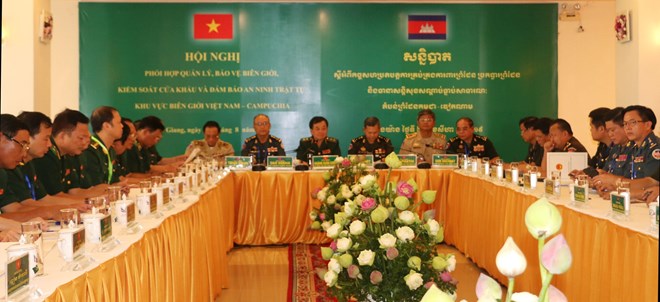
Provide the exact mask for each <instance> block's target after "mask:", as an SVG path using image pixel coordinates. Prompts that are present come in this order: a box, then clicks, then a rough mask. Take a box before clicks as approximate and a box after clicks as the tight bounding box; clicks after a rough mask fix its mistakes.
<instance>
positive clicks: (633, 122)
mask: <svg viewBox="0 0 660 302" xmlns="http://www.w3.org/2000/svg"><path fill="white" fill-rule="evenodd" d="M643 122H644V121H642V120H639V121H638V120H629V121H624V122H623V126H624V127H628V126H630V127H635V125H637V123H643Z"/></svg>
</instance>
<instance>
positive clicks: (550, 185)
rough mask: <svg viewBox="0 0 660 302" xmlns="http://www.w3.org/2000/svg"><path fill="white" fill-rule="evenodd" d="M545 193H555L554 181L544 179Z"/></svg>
mask: <svg viewBox="0 0 660 302" xmlns="http://www.w3.org/2000/svg"><path fill="white" fill-rule="evenodd" d="M545 193H546V194H548V195H552V194H554V193H555V181H554V180H552V179H548V178H546V179H545Z"/></svg>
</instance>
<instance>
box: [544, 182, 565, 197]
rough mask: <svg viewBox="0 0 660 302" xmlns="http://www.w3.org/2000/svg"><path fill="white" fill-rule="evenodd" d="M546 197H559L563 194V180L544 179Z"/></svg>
mask: <svg viewBox="0 0 660 302" xmlns="http://www.w3.org/2000/svg"><path fill="white" fill-rule="evenodd" d="M544 187H545V191H544V193H545V197H546V198H549V199H559V198H560V196H561V182H560V181H559V179H550V178H546V179H545V180H544Z"/></svg>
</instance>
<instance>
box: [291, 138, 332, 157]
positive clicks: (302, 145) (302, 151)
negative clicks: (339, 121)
mask: <svg viewBox="0 0 660 302" xmlns="http://www.w3.org/2000/svg"><path fill="white" fill-rule="evenodd" d="M314 155H341V149H340V148H339V141H338V140H337V139H336V138H334V137H329V136H328V137H326V138H324V139H323V140H322V141H321V145H320V146H319V145H318V144H317V143H316V141H314V137H304V138H301V139H300V142H299V143H298V148H296V158H297V159H298V160H300V161H303V162H308V161H309V157H310V156H314Z"/></svg>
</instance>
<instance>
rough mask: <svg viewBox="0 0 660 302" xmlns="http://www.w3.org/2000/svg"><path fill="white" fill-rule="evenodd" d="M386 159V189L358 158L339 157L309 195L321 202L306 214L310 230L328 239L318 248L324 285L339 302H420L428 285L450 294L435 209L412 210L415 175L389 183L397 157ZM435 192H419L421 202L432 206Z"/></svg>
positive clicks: (449, 262)
mask: <svg viewBox="0 0 660 302" xmlns="http://www.w3.org/2000/svg"><path fill="white" fill-rule="evenodd" d="M385 162H386V163H387V165H388V166H389V170H388V172H387V178H386V185H385V188H381V187H380V186H379V184H378V182H377V180H378V178H377V176H376V175H374V174H369V173H367V172H366V166H365V165H364V164H362V159H361V158H360V157H354V158H352V159H346V158H338V159H337V164H336V165H335V167H334V168H333V169H332V170H331V171H329V172H328V173H327V174H326V175H324V177H325V181H326V185H325V187H323V188H322V189H320V190H317V191H316V192H315V193H313V194H312V195H313V197H315V198H317V199H318V200H320V201H321V203H322V204H321V207H320V208H318V209H314V210H313V211H312V212H311V213H310V218H311V219H312V220H313V222H312V228H313V229H317V230H321V229H322V230H324V231H325V232H326V234H327V236H328V237H330V238H332V242H331V244H330V247H324V248H321V250H322V254H323V258H324V259H326V260H328V261H329V262H328V267H327V271H326V272H325V273H323V279H324V280H325V282H326V285H327V286H328V287H329V290H330V292H331V293H332V294H333V295H334V296H335V297H337V299H338V300H339V301H349V300H357V301H383V302H387V301H403V302H405V301H420V300H421V299H422V297H423V296H424V294H425V293H426V291H427V289H428V288H430V287H431V286H434V287H436V288H439V289H440V290H442V291H444V292H446V293H448V294H449V295H453V294H454V291H455V290H456V281H455V280H454V279H453V278H452V276H451V272H452V271H453V270H454V269H455V266H456V259H455V258H454V256H453V255H441V254H438V253H437V250H436V245H437V244H438V243H440V242H442V241H443V238H444V235H443V227H442V226H441V225H440V224H439V223H438V222H437V221H436V220H435V219H433V216H434V211H427V212H426V213H424V215H423V217H421V218H420V217H419V215H418V214H416V209H417V208H418V207H419V205H420V204H421V202H417V203H415V201H414V199H413V196H414V194H415V193H416V191H417V184H416V183H415V181H414V180H412V179H411V180H409V181H407V182H399V183H398V184H394V183H391V182H390V181H389V176H390V173H391V171H392V169H393V168H398V167H400V166H401V161H400V160H399V158H398V157H397V155H396V154H394V153H391V154H390V155H388V156H387V157H386V158H385ZM435 195H436V192H435V191H424V192H423V193H422V194H421V197H422V198H421V199H422V202H424V203H427V204H431V203H433V202H434V201H435Z"/></svg>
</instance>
